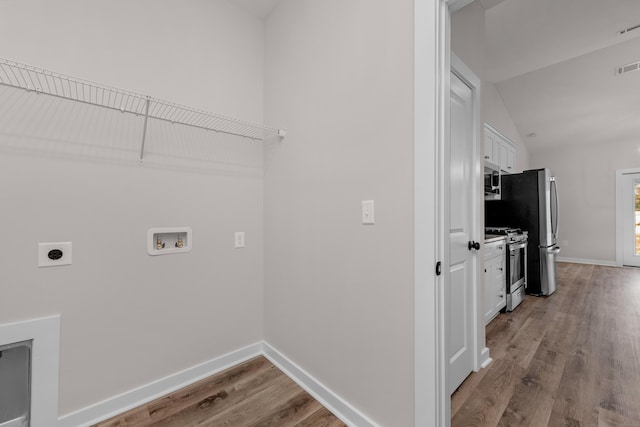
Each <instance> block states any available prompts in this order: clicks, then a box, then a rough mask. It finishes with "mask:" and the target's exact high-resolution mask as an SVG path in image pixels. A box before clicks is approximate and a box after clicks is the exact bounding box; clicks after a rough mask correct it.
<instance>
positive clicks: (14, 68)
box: [0, 58, 286, 162]
mask: <svg viewBox="0 0 640 427" xmlns="http://www.w3.org/2000/svg"><path fill="white" fill-rule="evenodd" d="M0 84H2V85H5V86H10V87H14V88H19V89H24V90H27V91H33V92H36V93H42V94H46V95H51V96H55V97H59V98H64V99H70V100H73V101H77V102H82V103H86V104H91V105H97V106H100V107H104V108H109V109H112V110H118V111H121V112H123V113H132V114H136V115H140V116H144V118H145V132H146V120H147V119H148V118H152V119H157V120H163V121H167V122H170V123H178V124H182V125H187V126H193V127H196V128H200V129H206V130H212V131H215V132H220V133H225V134H231V135H238V136H242V137H245V138H250V139H253V140H258V141H263V140H266V139H270V138H273V137H284V136H285V134H286V132H285V131H284V130H282V129H277V128H271V127H267V126H264V125H261V124H257V123H251V122H248V121H244V120H239V119H236V118H233V117H228V116H223V115H220V114H215V113H209V112H206V111H203V110H199V109H196V108H193V107H189V106H185V105H180V104H176V103H172V102H168V101H164V100H161V99H157V98H153V97H151V96H147V95H142V94H139V93H135V92H131V91H127V90H123V89H118V88H115V87H111V86H107V85H103V84H100V83H95V82H92V81H89V80H84V79H79V78H76V77H71V76H67V75H64V74H60V73H57V72H54V71H49V70H45V69H43V68H39V67H34V66H31V65H27V64H23V63H20V62H16V61H12V60H9V59H5V58H0ZM144 138H145V137H144V134H143V138H142V147H141V152H140V160H141V162H142V158H143V155H144Z"/></svg>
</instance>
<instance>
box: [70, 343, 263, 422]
mask: <svg viewBox="0 0 640 427" xmlns="http://www.w3.org/2000/svg"><path fill="white" fill-rule="evenodd" d="M262 353H263V347H262V341H261V342H257V343H255V344H251V345H249V346H247V347H244V348H241V349H239V350H236V351H232V352H230V353H227V354H225V355H223V356H220V357H216V358H215V359H212V360H209V361H207V362H204V363H201V364H199V365H196V366H193V367H191V368H188V369H185V370H184V371H180V372H177V373H175V374H171V375H169V376H167V377H164V378H162V379H159V380H157V381H154V382H152V383H149V384H147V385H144V386H142V387H138V388H136V389H133V390H130V391H128V392H125V393H122V394H120V395H118V396H114V397H112V398H109V399H107V400H104V401H102V402H99V403H96V404H94V405H91V406H88V407H86V408H83V409H80V410H78V411H75V412H72V413H70V414H66V415H63V416H61V417H60V418H58V427H87V426H91V425H93V424H96V423H98V422H100V421H104V420H106V419H109V418H111V417H113V416H116V415H118V414H121V413H123V412H125V411H128V410H130V409H133V408H135V407H138V406H140V405H144V404H145V403H148V402H150V401H152V400H155V399H158V398H159V397H162V396H164V395H166V394H168V393H171V392H173V391H176V390H179V389H181V388H183V387H186V386H188V385H190V384H193V383H195V382H196V381H200V380H201V379H204V378H207V377H209V376H211V375H214V374H216V373H218V372H220V371H222V370H224V369H227V368H230V367H231V366H234V365H237V364H239V363H242V362H244V361H246V360H249V359H251V358H252V357H255V356H259V355H260V354H262Z"/></svg>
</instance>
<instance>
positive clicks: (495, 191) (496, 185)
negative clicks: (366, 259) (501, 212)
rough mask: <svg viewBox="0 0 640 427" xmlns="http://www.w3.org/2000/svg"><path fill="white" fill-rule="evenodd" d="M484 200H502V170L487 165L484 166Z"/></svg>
mask: <svg viewBox="0 0 640 427" xmlns="http://www.w3.org/2000/svg"><path fill="white" fill-rule="evenodd" d="M484 198H485V200H496V199H500V168H498V167H495V168H494V167H493V166H492V165H490V164H488V163H485V165H484Z"/></svg>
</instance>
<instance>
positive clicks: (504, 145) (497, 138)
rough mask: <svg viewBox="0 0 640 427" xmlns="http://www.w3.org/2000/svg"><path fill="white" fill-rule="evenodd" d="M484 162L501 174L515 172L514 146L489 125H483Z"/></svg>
mask: <svg viewBox="0 0 640 427" xmlns="http://www.w3.org/2000/svg"><path fill="white" fill-rule="evenodd" d="M484 160H485V162H488V163H491V164H493V165H496V166H498V167H499V168H500V170H501V171H502V172H503V173H515V172H516V146H515V144H513V142H511V141H510V140H509V138H507V137H505V136H504V135H502V134H501V133H500V132H498V131H497V130H496V129H494V128H493V127H491V126H490V125H488V124H486V123H485V125H484Z"/></svg>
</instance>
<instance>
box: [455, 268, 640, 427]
mask: <svg viewBox="0 0 640 427" xmlns="http://www.w3.org/2000/svg"><path fill="white" fill-rule="evenodd" d="M487 346H488V347H489V349H490V352H491V353H490V354H491V358H492V359H493V362H492V363H491V364H490V365H489V366H488V367H487V368H485V369H482V370H480V372H476V373H472V374H471V376H469V377H468V378H467V379H466V380H465V382H464V383H463V384H462V385H461V386H460V388H458V390H457V391H456V392H455V393H454V394H453V395H452V397H451V414H452V423H451V424H452V426H453V427H456V426H465V427H468V426H536V427H540V426H600V427H602V426H640V401H639V400H638V390H640V269H635V268H617V267H605V266H595V265H584V264H571V263H558V290H557V291H556V293H554V294H553V295H551V296H550V297H532V296H527V297H526V298H525V301H524V302H523V303H522V305H520V306H519V307H518V308H517V309H516V310H515V311H513V312H512V313H504V314H500V315H499V316H498V317H497V318H496V319H495V320H493V321H492V322H491V323H490V324H489V325H488V326H487Z"/></svg>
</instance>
